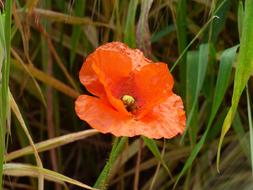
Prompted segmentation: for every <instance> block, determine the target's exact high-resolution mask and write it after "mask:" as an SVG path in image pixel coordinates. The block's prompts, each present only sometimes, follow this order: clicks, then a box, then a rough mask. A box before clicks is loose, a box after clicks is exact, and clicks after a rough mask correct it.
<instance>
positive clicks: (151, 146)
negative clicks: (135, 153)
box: [142, 137, 173, 179]
mask: <svg viewBox="0 0 253 190" xmlns="http://www.w3.org/2000/svg"><path fill="white" fill-rule="evenodd" d="M142 139H143V141H144V143H145V145H146V146H147V147H148V149H149V150H150V151H151V152H152V153H153V155H154V156H155V157H156V158H157V160H159V161H160V162H161V164H162V165H163V167H164V168H165V170H166V172H167V173H168V174H169V176H170V177H171V179H173V177H172V174H171V172H170V170H169V168H168V166H167V165H166V163H165V162H164V160H163V158H162V156H161V153H160V151H159V149H158V147H157V145H156V143H155V141H154V140H153V139H149V138H147V137H142Z"/></svg>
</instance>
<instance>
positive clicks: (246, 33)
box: [217, 0, 253, 171]
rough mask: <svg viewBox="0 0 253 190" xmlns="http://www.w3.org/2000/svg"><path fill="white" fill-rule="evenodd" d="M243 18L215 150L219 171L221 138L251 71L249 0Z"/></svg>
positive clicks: (252, 10) (252, 30) (251, 9)
mask: <svg viewBox="0 0 253 190" xmlns="http://www.w3.org/2000/svg"><path fill="white" fill-rule="evenodd" d="M244 14H245V15H244V19H243V29H242V36H241V43H240V51H239V55H238V61H237V66H236V73H235V79H234V89H233V96H232V105H231V107H230V109H229V111H228V114H227V116H226V118H225V120H224V123H223V126H222V131H221V136H220V140H219V145H218V150H217V170H218V171H219V163H220V153H221V146H222V142H223V139H224V137H225V135H226V133H227V132H228V130H229V129H230V127H231V124H232V121H233V118H234V115H235V112H236V109H237V106H238V103H239V100H240V97H241V94H242V92H243V90H244V88H245V86H246V84H247V81H248V80H249V77H250V75H251V73H252V71H253V57H252V54H253V46H252V44H253V36H252V33H253V22H252V18H253V4H252V2H251V1H250V0H246V1H245V13H244Z"/></svg>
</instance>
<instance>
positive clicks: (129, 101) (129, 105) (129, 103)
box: [121, 95, 137, 112]
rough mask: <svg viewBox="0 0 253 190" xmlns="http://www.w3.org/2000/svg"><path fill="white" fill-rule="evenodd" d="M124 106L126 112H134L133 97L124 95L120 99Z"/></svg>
mask: <svg viewBox="0 0 253 190" xmlns="http://www.w3.org/2000/svg"><path fill="white" fill-rule="evenodd" d="M121 100H122V102H123V104H124V106H125V107H126V109H127V111H130V112H131V111H134V110H135V109H136V108H137V107H136V104H135V99H134V97H133V96H130V95H124V96H122V98H121Z"/></svg>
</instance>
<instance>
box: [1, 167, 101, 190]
mask: <svg viewBox="0 0 253 190" xmlns="http://www.w3.org/2000/svg"><path fill="white" fill-rule="evenodd" d="M4 173H5V175H10V176H21V177H22V176H31V177H38V176H39V175H40V174H41V173H42V174H43V175H44V176H45V178H46V179H47V180H49V181H54V182H57V183H61V184H62V183H64V182H67V183H70V184H73V185H76V186H79V187H82V188H85V189H92V190H97V189H96V188H92V187H90V186H88V185H86V184H84V183H81V182H79V181H77V180H74V179H72V178H69V177H67V176H64V175H62V174H60V173H57V172H54V171H52V170H48V169H45V168H39V167H36V166H32V165H27V164H19V163H7V164H4Z"/></svg>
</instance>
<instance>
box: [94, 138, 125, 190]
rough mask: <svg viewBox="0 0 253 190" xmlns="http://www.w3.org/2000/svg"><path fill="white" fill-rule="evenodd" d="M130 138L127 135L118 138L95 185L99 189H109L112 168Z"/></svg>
mask: <svg viewBox="0 0 253 190" xmlns="http://www.w3.org/2000/svg"><path fill="white" fill-rule="evenodd" d="M127 140H128V138H127V137H122V138H120V139H119V138H116V139H115V142H114V143H113V147H112V151H111V153H110V156H109V160H108V162H107V163H106V165H105V166H104V168H103V170H102V172H101V173H100V175H99V177H98V179H97V181H96V183H95V185H94V187H95V188H99V189H107V179H108V177H109V175H110V171H111V168H112V166H113V163H115V161H116V159H117V157H118V155H119V154H120V153H121V151H122V150H123V148H124V147H125V143H126V141H127Z"/></svg>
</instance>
